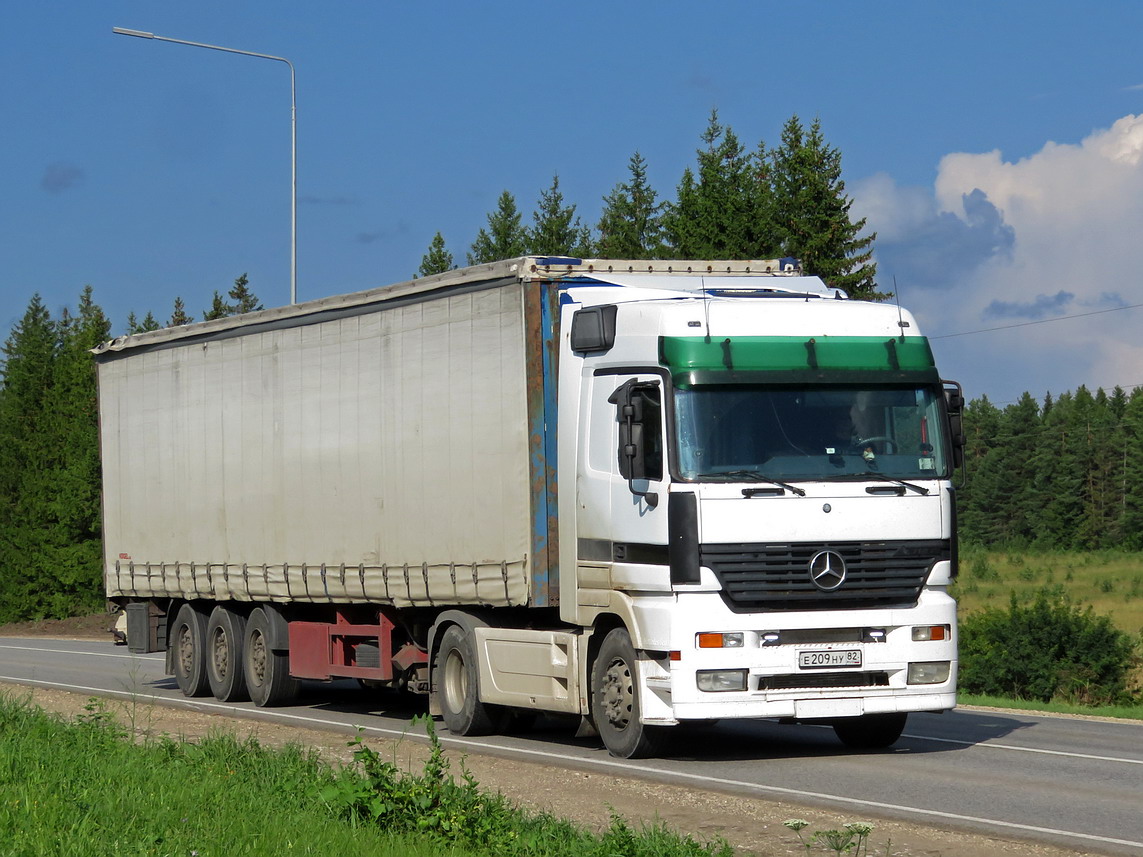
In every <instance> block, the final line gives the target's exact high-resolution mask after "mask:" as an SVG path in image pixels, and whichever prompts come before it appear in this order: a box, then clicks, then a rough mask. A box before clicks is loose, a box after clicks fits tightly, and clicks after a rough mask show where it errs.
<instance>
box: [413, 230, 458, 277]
mask: <svg viewBox="0 0 1143 857" xmlns="http://www.w3.org/2000/svg"><path fill="white" fill-rule="evenodd" d="M455 267H456V265H454V264H453V262H452V253H450V252H449V251H448V249H447V248H446V247H445V240H444V236H443V235H441V234H440V233H439V232H438V233H437V234H436V235H434V236H433V240H432V241H430V242H429V249H428V252H427V253H425V255H424V256H422V257H421V267H420V268H418V269H417V276H418V277H431V276H432V275H433V274H443V273H444V272H445V271H451V270H452V269H453V268H455Z"/></svg>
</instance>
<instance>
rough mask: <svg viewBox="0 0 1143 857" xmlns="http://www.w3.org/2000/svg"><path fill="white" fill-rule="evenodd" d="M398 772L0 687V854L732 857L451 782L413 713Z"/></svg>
mask: <svg viewBox="0 0 1143 857" xmlns="http://www.w3.org/2000/svg"><path fill="white" fill-rule="evenodd" d="M427 728H428V731H429V737H430V742H431V752H430V757H429V761H428V762H427V763H426V765H425V769H424V771H423V772H421V773H407V772H403V771H401V770H399V769H398V768H397V767H396V766H394V765H392V764H391V763H388V762H384V761H382V760H381V759H380V758H378V757H377V755H376V753H374V752H373V751H372V750H370V749H368V748H366V747H364V745H362V744H361V743H360V742H358V743H357V753H356V757H357V764H356V765H355V766H351V767H347V768H343V769H334V768H332V767H330V766H328V765H327V764H325V763H323V762H322V761H321V760H319V759H318V758H317V757H316V756H315V755H314V754H312V753H309V752H307V751H304V750H302V749H300V748H298V747H296V746H294V747H286V748H283V749H274V748H267V747H263V746H261V745H259V744H258V742H257V741H255V740H253V739H247V740H239V739H236V738H234V737H232V736H226V735H218V736H213V737H209V738H206V739H204V740H202V741H200V742H197V743H191V742H183V741H175V740H172V739H170V738H168V737H161V738H154V737H143V738H141V739H137V740H128V739H129V738H130V737H131V736H129V734H128V730H127V729H126V728H124V727H123V726H121V725H120V724H119V722H118V721H117V720H116V719H115V718H114V717H113V716H111V715H110V714H109V713H107V711H106V710H105V709H104V708H103V707H102V704H101V703H99V702H98V701H94V700H93V701H92V702H91V703H89V704H88V706H87V709H86V713H85V714H83V715H80V716H79V717H78V718H77V719H76V720H75V721H65V720H64V719H62V718H60V717H58V716H53V715H49V714H46V713H45V712H43V711H41V710H40V709H38V708H35V707H33V706H32V705H30V704H29V703H28V701H27V700H20V699H16V698H14V697H12V696H10V695H5V694H0V854H3V855H4V856H5V857H9V855H11V857H41V855H43V857H47V855H53V857H54V855H75V854H83V855H85V857H103V855H108V857H110V855H128V857H134V855H172V856H173V857H174V856H177V857H211V856H212V855H227V857H232V855H295V854H298V855H306V854H312V855H329V854H339V855H347V857H348V855H358V854H360V855H366V854H368V855H371V857H422V855H423V857H430V855H432V857H469V855H473V857H486V855H513V857H515V856H516V855H518V857H549V855H551V857H555V855H566V857H604V855H607V857H613V856H614V857H652V855H653V857H730V855H731V854H732V853H733V852H732V849H731V848H730V846H728V845H726V844H725V843H724V842H721V841H719V842H715V843H713V844H705V843H699V842H696V841H695V840H693V839H691V838H690V837H688V836H685V835H682V834H678V833H675V832H673V831H671V830H669V829H668V828H666V827H665V826H663V825H661V824H660V825H648V826H644V827H642V828H638V829H636V828H633V827H631V826H630V825H628V824H627V823H626V822H625V821H624V820H623V819H621V818H618V817H613V819H612V823H611V826H610V827H609V828H608V829H607V830H605V831H603V832H602V833H596V832H593V831H591V830H587V829H585V828H582V827H579V826H577V825H575V824H573V823H571V822H569V821H565V820H562V819H558V818H556V817H554V816H551V815H548V814H544V813H534V812H527V811H524V810H521V809H518V808H517V807H515V806H513V805H511V804H510V803H509V802H508V801H507V800H506V799H505V798H504V797H503V796H501V795H499V794H491V793H488V792H485V791H484V790H482V789H481V788H480V787H479V785H478V784H477V783H476V782H475V781H474V780H473V778H472V777H471V776H470V775H469V774H467V772H465V773H464V775H463V777H462V780H461V781H460V782H457V781H456V779H455V778H454V777H453V776H452V775H451V774H450V773H449V771H448V762H447V760H446V759H444V756H443V753H442V751H441V747H440V744H439V742H438V741H436V737H435V735H434V734H433V732H432V726H431V721H427Z"/></svg>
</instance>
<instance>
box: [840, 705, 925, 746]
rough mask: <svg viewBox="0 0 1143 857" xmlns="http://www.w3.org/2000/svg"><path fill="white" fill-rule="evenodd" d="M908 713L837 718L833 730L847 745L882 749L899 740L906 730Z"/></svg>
mask: <svg viewBox="0 0 1143 857" xmlns="http://www.w3.org/2000/svg"><path fill="white" fill-rule="evenodd" d="M908 717H909V715H908V714H901V713H897V712H894V713H892V714H863V715H861V716H860V717H846V718H844V719H842V720H835V721H834V723H833V731H834V733H835V734H836V735H837V737H838V739H840V741H841V743H842V744H844V745H845V746H846V747H851V748H853V749H854V750H882V749H884V748H886V747H889V746H891V745H892V744H895V743H896V742H897V739H898V738H900V737H901V733H902V732H904V731H905V721H906V720H907V719H908Z"/></svg>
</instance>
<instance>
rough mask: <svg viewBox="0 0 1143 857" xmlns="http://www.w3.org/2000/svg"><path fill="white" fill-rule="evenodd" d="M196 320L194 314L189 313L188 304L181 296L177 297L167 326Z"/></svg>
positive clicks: (175, 325) (176, 325)
mask: <svg viewBox="0 0 1143 857" xmlns="http://www.w3.org/2000/svg"><path fill="white" fill-rule="evenodd" d="M193 321H194V316H193V315H187V307H186V304H185V303H183V299H182V298H180V297H176V298H175V307H174V309H173V310H172V311H171V317H170V319H168V320H167V327H178V326H179V325H182V324H190V323H192V322H193Z"/></svg>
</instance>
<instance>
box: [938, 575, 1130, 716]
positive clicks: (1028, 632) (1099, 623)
mask: <svg viewBox="0 0 1143 857" xmlns="http://www.w3.org/2000/svg"><path fill="white" fill-rule="evenodd" d="M1135 657H1136V656H1135V647H1134V644H1133V641H1132V640H1131V637H1130V636H1129V635H1128V634H1127V633H1125V632H1124V631H1121V630H1119V629H1118V628H1116V627H1115V626H1114V625H1112V623H1111V619H1110V618H1108V617H1107V616H1097V615H1095V613H1094V612H1093V610H1092V608H1091V607H1087V608H1086V609H1084V608H1080V607H1079V606H1077V605H1075V604H1073V603H1071V601H1070V600H1069V599H1068V598H1067V596H1066V595H1064V593H1063V592H1062V591H1061V590H1059V589H1051V590H1041V591H1040V592H1039V593H1038V594H1037V595H1036V597H1035V599H1034V600H1033V601H1032V602H1031V603H1027V604H1019V603H1017V601H1016V596H1015V594H1013V595H1012V598H1011V601H1010V603H1009V605H1008V609H1007V610H1002V609H1000V608H991V609H987V610H984V611H981V612H980V613H976V614H973V615H971V616H969V617H967V618H966V619H964V620H963V621H962V622H961V625H960V658H961V661H960V676H959V684H960V687H961V688H962V689H964V690H965V691H967V692H968V693H979V694H988V695H994V696H1007V697H1015V698H1018V699H1035V700H1040V701H1042V702H1050V701H1051V700H1053V699H1057V700H1064V701H1069V702H1078V703H1082V704H1086V705H1106V704H1116V703H1127V702H1130V701H1132V700H1131V694H1130V692H1129V691H1128V689H1127V678H1128V674H1129V672H1130V671H1131V669H1132V667H1133V665H1134V661H1135Z"/></svg>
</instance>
